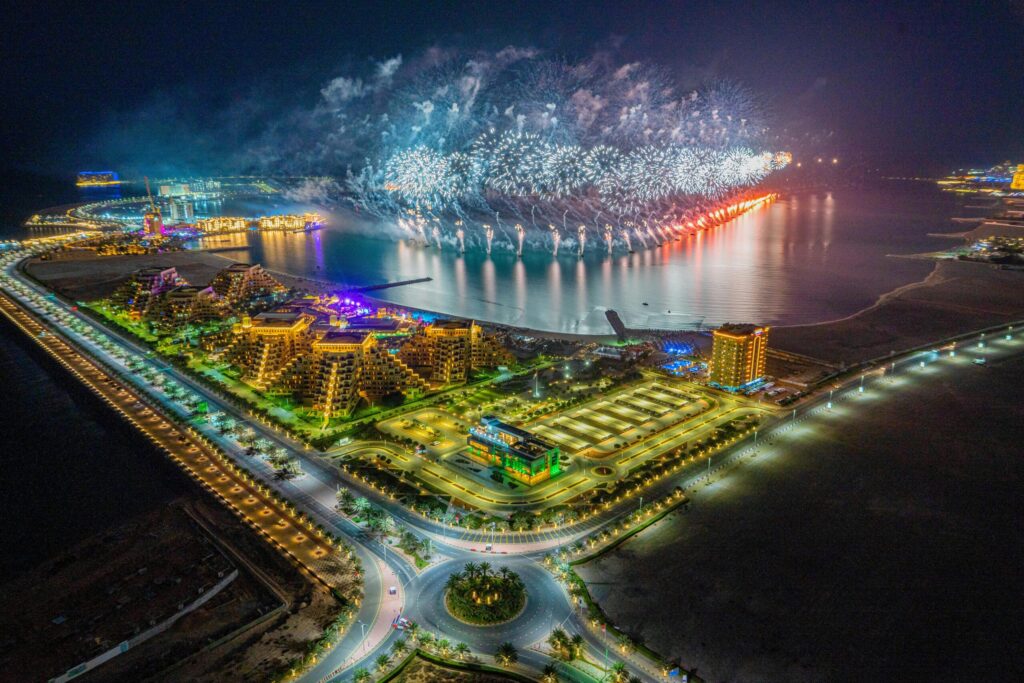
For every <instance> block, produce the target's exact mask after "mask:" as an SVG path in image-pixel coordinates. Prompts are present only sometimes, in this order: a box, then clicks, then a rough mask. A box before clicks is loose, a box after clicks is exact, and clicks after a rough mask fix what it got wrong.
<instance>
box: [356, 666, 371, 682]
mask: <svg viewBox="0 0 1024 683" xmlns="http://www.w3.org/2000/svg"><path fill="white" fill-rule="evenodd" d="M372 678H373V677H372V676H371V675H370V672H369V671H367V670H366V669H364V668H362V667H360V668H358V669H356V670H355V672H353V674H352V680H353V681H355V683H370V680H371V679H372Z"/></svg>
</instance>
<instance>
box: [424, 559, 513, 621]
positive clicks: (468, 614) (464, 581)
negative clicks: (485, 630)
mask: <svg viewBox="0 0 1024 683" xmlns="http://www.w3.org/2000/svg"><path fill="white" fill-rule="evenodd" d="M444 604H445V607H446V608H447V609H448V613H449V614H451V615H452V616H453V617H455V618H456V619H458V620H459V621H462V622H465V623H468V624H471V625H474V626H497V625H498V624H504V623H506V622H509V621H512V620H513V619H515V618H516V617H517V616H519V614H520V613H521V612H522V611H523V610H524V609H525V608H526V586H525V585H524V584H523V581H522V579H520V578H519V575H518V574H516V573H515V572H513V571H512V570H511V569H509V568H508V567H499V568H498V569H497V570H493V569H492V568H491V566H490V563H489V562H481V563H480V564H477V563H475V562H467V563H466V564H465V566H464V567H463V569H462V571H459V572H455V573H454V574H450V575H449V576H448V580H447V581H446V582H445V595H444Z"/></svg>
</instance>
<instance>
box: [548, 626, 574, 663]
mask: <svg viewBox="0 0 1024 683" xmlns="http://www.w3.org/2000/svg"><path fill="white" fill-rule="evenodd" d="M548 645H550V646H551V649H552V650H554V651H555V652H556V653H557V654H558V655H559V656H562V657H565V658H566V659H569V656H568V655H569V636H568V634H566V632H565V631H563V630H562V629H560V628H556V629H555V630H554V631H552V632H551V635H550V636H548Z"/></svg>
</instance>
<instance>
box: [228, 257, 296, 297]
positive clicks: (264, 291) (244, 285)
mask: <svg viewBox="0 0 1024 683" xmlns="http://www.w3.org/2000/svg"><path fill="white" fill-rule="evenodd" d="M210 286H211V287H213V290H214V291H215V292H217V294H218V295H219V296H222V297H224V299H225V300H226V301H227V302H228V303H229V304H232V305H235V304H240V303H243V304H244V303H246V302H248V301H250V300H251V299H253V298H256V297H260V296H266V295H268V294H273V293H274V292H282V291H284V290H285V289H286V288H285V286H284V285H282V284H281V283H280V282H278V281H277V280H275V279H274V278H273V277H272V276H271V275H270V273H268V272H267V271H265V270H264V269H263V266H261V265H259V264H258V263H257V264H250V263H232V264H231V265H230V266H228V267H227V268H225V269H224V270H222V271H220V272H219V273H217V274H216V275H215V276H214V278H213V280H212V281H211V282H210Z"/></svg>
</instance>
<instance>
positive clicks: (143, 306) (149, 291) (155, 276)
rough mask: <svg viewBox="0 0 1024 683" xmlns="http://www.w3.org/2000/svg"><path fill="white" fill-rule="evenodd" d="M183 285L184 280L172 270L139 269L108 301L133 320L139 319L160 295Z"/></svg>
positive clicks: (158, 268) (156, 268)
mask: <svg viewBox="0 0 1024 683" xmlns="http://www.w3.org/2000/svg"><path fill="white" fill-rule="evenodd" d="M183 284H186V283H185V280H184V279H182V278H181V277H180V276H179V275H178V271H177V270H175V269H174V268H160V267H151V268H141V269H139V270H137V271H135V272H134V273H132V276H131V277H130V278H129V279H128V281H127V282H125V283H124V284H122V285H121V286H120V287H118V288H117V290H115V291H114V293H113V295H111V297H110V301H111V303H112V304H113V305H114V307H116V308H120V309H121V310H123V311H125V312H126V313H128V314H129V315H130V316H132V317H133V318H141V317H142V316H144V315H146V314H147V313H148V312H149V310H150V307H151V306H153V305H155V304H156V302H157V301H158V299H159V298H160V296H161V295H162V294H164V293H165V292H168V291H170V290H171V289H174V288H175V287H177V286H179V285H183Z"/></svg>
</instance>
